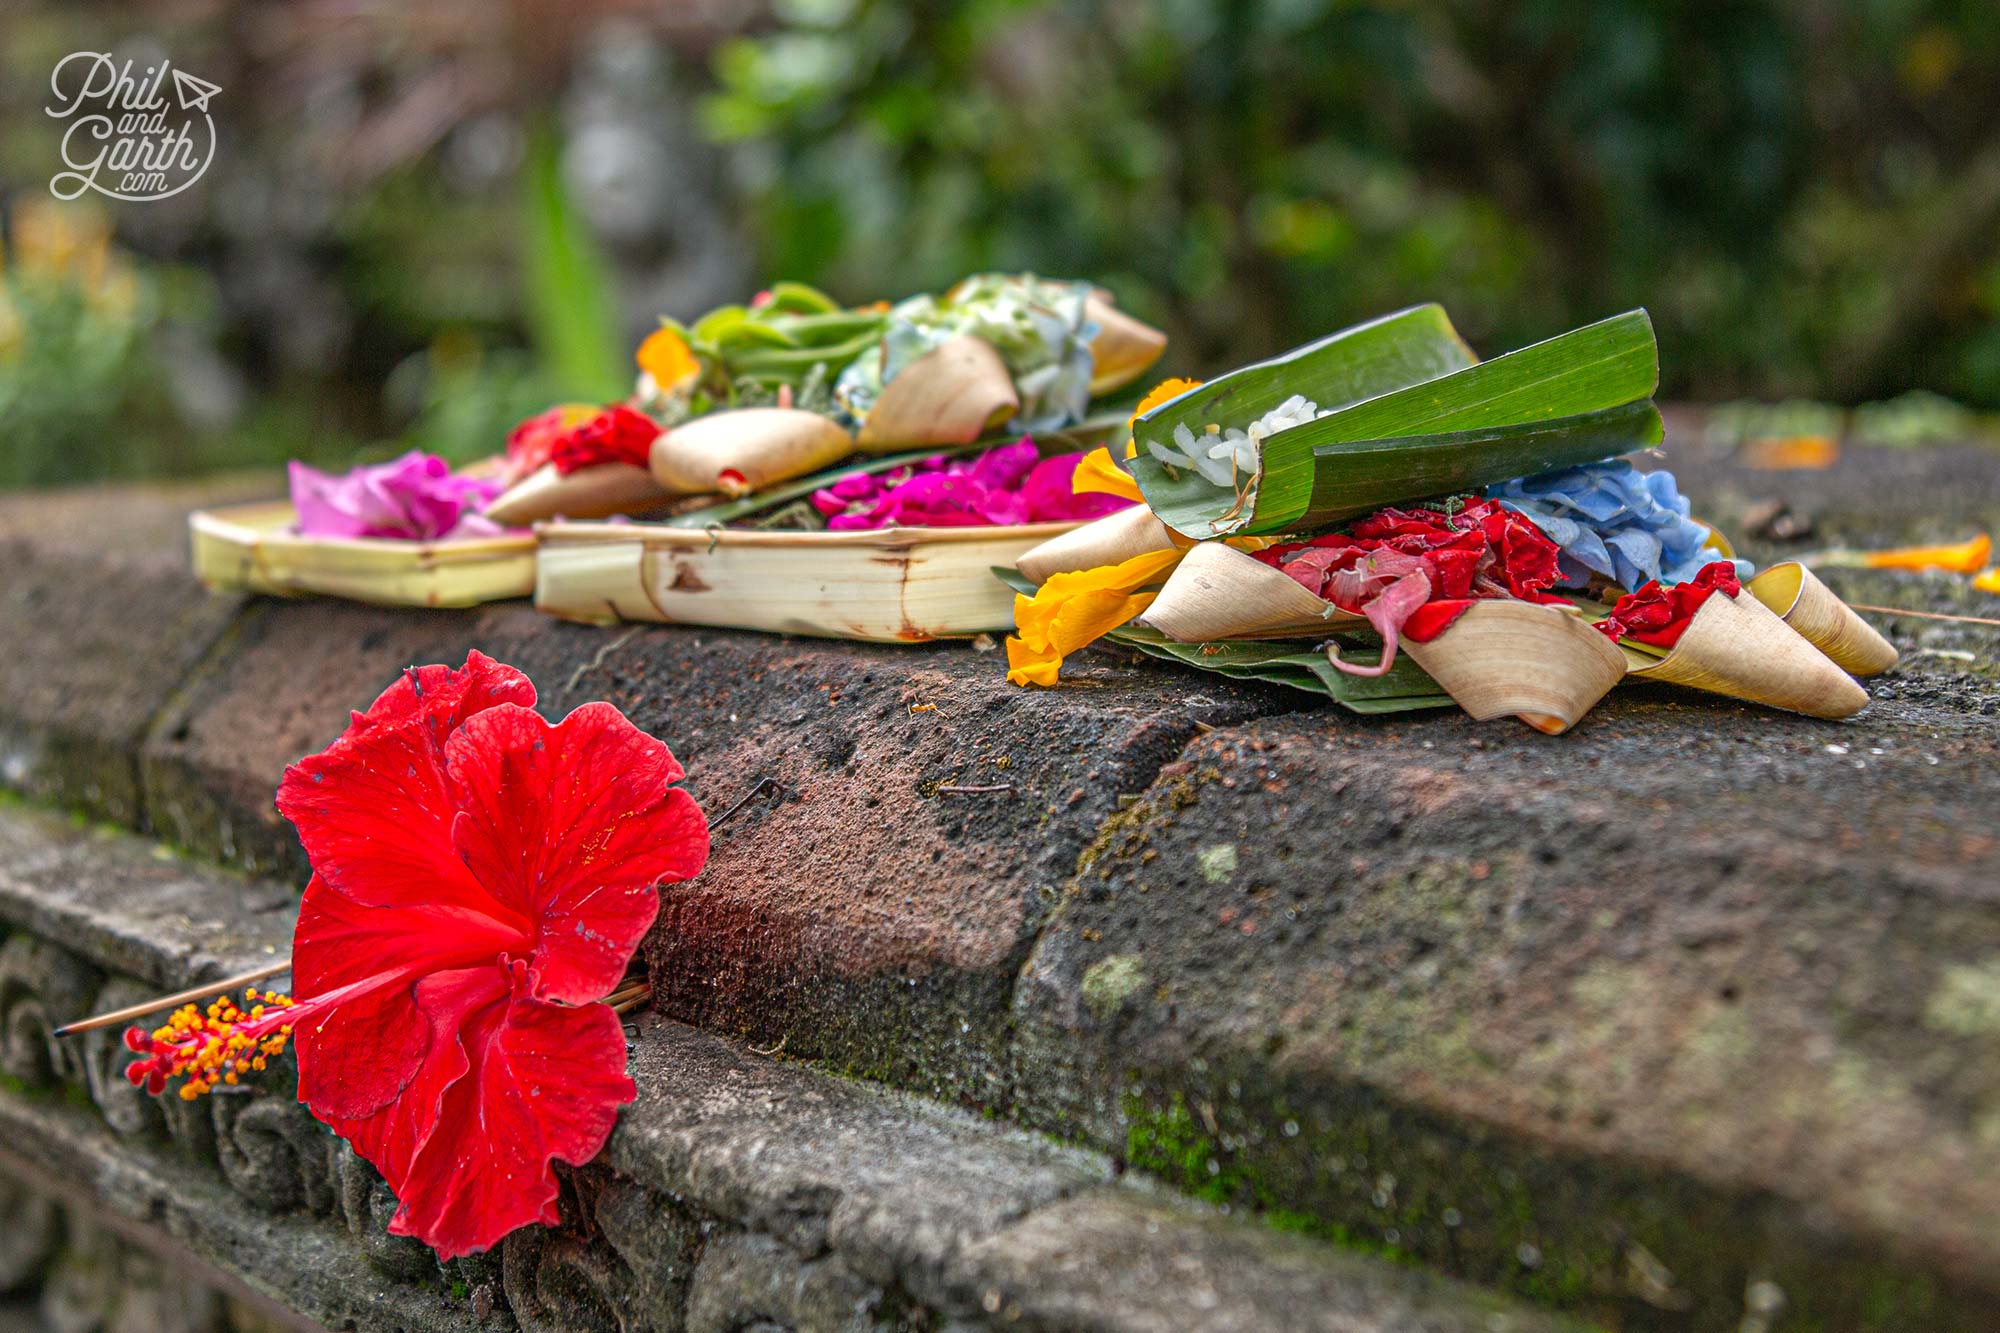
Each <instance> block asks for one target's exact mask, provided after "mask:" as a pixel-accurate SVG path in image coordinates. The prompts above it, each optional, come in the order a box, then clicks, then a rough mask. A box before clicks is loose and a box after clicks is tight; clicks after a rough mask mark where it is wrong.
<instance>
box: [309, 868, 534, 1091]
mask: <svg viewBox="0 0 2000 1333" xmlns="http://www.w3.org/2000/svg"><path fill="white" fill-rule="evenodd" d="M493 906H494V907H495V909H496V910H497V907H498V905H497V904H494V905H493ZM533 939H534V936H533V933H532V931H531V930H530V929H529V928H528V926H527V923H525V922H515V923H511V924H510V923H507V922H503V921H500V920H498V919H496V918H495V917H493V916H489V915H486V914H483V913H480V912H476V911H470V910H468V909H466V908H465V907H463V906H459V905H454V904H451V903H444V902H438V903H414V904H411V905H409V906H399V907H365V906H363V905H361V904H359V903H357V902H355V901H354V900H353V899H352V898H349V897H348V896H347V895H346V894H343V893H341V892H340V891H339V890H337V889H334V888H332V887H330V886H329V885H328V884H327V883H326V882H325V881H324V880H322V879H320V878H319V877H318V876H317V875H315V876H314V877H313V878H312V880H311V881H310V882H309V883H308V884H307V885H306V893H305V900H304V901H303V902H302V903H301V904H300V905H299V924H298V928H297V930H296V931H295V932H294V933H293V942H292V957H293V960H294V961H293V964H292V971H293V979H294V981H295V982H296V994H297V995H298V997H299V998H300V999H301V1000H311V999H317V998H320V997H323V996H326V995H327V994H328V993H329V992H332V991H336V990H338V989H340V988H342V987H360V986H366V985H368V984H369V983H371V982H372V983H374V984H375V988H374V989H372V990H369V991H368V992H366V993H364V994H362V995H359V996H357V997H356V998H354V999H352V1000H347V1001H342V1002H337V1003H335V1004H333V1005H331V1006H330V1007H327V1008H325V1009H324V1010H323V1011H321V1012H310V1013H309V1016H308V1017H306V1018H305V1019H304V1020H303V1021H301V1022H300V1023H299V1025H298V1026H297V1028H296V1029H295V1030H294V1032H293V1036H292V1041H293V1045H294V1046H295V1047H296V1048H297V1050H298V1054H299V1100H300V1101H302V1102H305V1103H306V1104H307V1105H308V1106H310V1107H312V1109H313V1111H314V1113H315V1114H317V1115H319V1116H321V1117H322V1118H329V1117H353V1116H365V1115H371V1114H373V1113H374V1112H375V1111H377V1110H379V1109H381V1108H382V1107H383V1106H385V1105H387V1104H388V1103H389V1102H390V1101H392V1100H393V1099H395V1098H396V1097H397V1096H398V1095H399V1094H400V1093H402V1091H403V1088H404V1086H405V1085H406V1084H407V1083H408V1082H409V1081H410V1079H411V1078H412V1077H413V1076H414V1075H415V1073H416V1071H417V1065H418V1063H419V1062H420V1061H421V1060H422V1059H423V1057H424V1053H425V1050H426V1048H427V1045H428V1042H427V1038H426V1036H425V1025H424V1023H423V1022H422V1021H420V1019H419V1016H418V1013H417V1007H416V1001H415V999H414V998H413V989H414V987H415V986H416V985H417V983H418V980H419V979H420V978H421V977H423V976H424V975H425V974H427V973H436V972H442V971H447V970H450V969H454V968H463V967H468V966H474V965H478V964H487V965H488V967H487V969H486V970H489V971H490V970H491V967H490V964H491V963H492V961H493V960H494V959H495V958H498V957H499V956H501V955H502V954H504V953H510V952H511V953H524V952H526V951H527V949H528V948H530V947H531V946H532V943H533Z"/></svg>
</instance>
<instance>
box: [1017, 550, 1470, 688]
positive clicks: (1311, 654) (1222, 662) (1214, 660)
mask: <svg viewBox="0 0 2000 1333" xmlns="http://www.w3.org/2000/svg"><path fill="white" fill-rule="evenodd" d="M993 576H994V577H995V578H997V579H999V580H1000V581H1001V582H1002V583H1004V584H1006V585H1007V586H1008V587H1010V588H1012V589H1013V590H1014V591H1015V592H1017V593H1020V594H1021V595H1022V596H1024V597H1031V596H1033V595H1034V592H1035V584H1034V583H1033V582H1032V581H1030V580H1029V579H1028V578H1027V577H1026V576H1025V575H1023V574H1022V573H1021V571H1020V570H1018V569H1011V568H1009V567H1007V566H1005V565H997V566H995V567H994V570H993ZM1105 637H1106V638H1108V639H1110V640H1111V641H1112V642H1114V643H1122V644H1124V645H1125V646H1126V647H1128V648H1136V649H1138V650H1139V651H1140V652H1142V653H1145V654H1147V655H1148V656H1151V657H1157V658H1161V659H1162V660H1164V661H1168V662H1179V663H1182V664H1183V665H1186V666H1191V667H1197V668H1199V669H1201V670H1203V671H1211V672H1214V673H1215V674H1216V675H1218V676H1227V677H1229V678H1230V679H1231V680H1263V681H1269V682H1271V683H1272V684H1274V685H1288V686H1290V687H1291V688H1292V689H1295V690H1303V691H1305V692H1306V693H1307V694H1314V695H1320V696H1323V697H1325V698H1328V699H1332V700H1333V701H1334V702H1335V703H1337V704H1339V705H1341V706H1342V707H1343V708H1346V709H1347V710H1348V711H1350V712H1355V713H1404V712H1409V711H1412V710H1414V709H1418V708H1443V707H1447V706H1449V705H1450V704H1451V702H1452V698H1451V696H1450V695H1448V694H1446V693H1445V692H1444V690H1443V689H1441V688H1440V687H1439V686H1438V683H1437V682H1436V681H1434V680H1432V679H1431V678H1430V676H1429V675H1427V674H1426V673H1425V671H1424V669H1423V668H1422V667H1420V666H1418V665H1417V664H1416V663H1415V662H1413V661H1411V660H1410V656H1409V654H1408V653H1404V654H1401V655H1399V656H1398V657H1397V658H1396V663H1395V665H1394V666H1392V667H1390V668H1389V671H1388V674H1386V675H1382V676H1350V675H1348V674H1347V673H1346V672H1344V671H1341V670H1338V669H1337V668H1336V667H1335V666H1334V665H1333V664H1332V663H1331V662H1329V661H1327V659H1326V650H1325V649H1324V648H1323V647H1321V646H1320V645H1318V644H1316V643H1310V642H1306V641H1304V640H1296V639H1295V640H1282V639H1264V640H1259V641H1257V642H1255V643H1252V642H1249V641H1241V640H1239V641H1227V642H1222V643H1181V642H1180V641H1178V640H1176V639H1169V638H1168V637H1167V636H1166V635H1164V634H1161V633H1160V632H1159V631H1157V630H1150V629H1147V628H1146V627H1145V626H1143V625H1122V626H1120V627H1119V628H1117V629H1114V630H1112V631H1111V633H1110V634H1108V635H1106V636H1105ZM1370 639H1371V636H1368V635H1361V636H1358V638H1357V641H1369V640H1370ZM1363 651H1364V654H1365V650H1363ZM1350 655H1351V654H1350Z"/></svg>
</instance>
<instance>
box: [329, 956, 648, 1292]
mask: <svg viewBox="0 0 2000 1333" xmlns="http://www.w3.org/2000/svg"><path fill="white" fill-rule="evenodd" d="M529 984H530V983H529V982H528V980H527V976H526V969H525V968H524V967H523V966H522V965H521V964H519V963H516V964H515V969H514V982H513V986H514V988H513V998H512V1000H511V1002H510V1003H509V1005H508V1006H507V1008H506V1010H505V1011H504V1018H502V1019H501V1020H500V1021H498V1022H497V1023H496V1022H493V1021H491V1018H490V1014H491V1013H492V1012H493V1011H488V1016H485V1021H482V1022H480V1023H476V1024H473V1025H471V1026H470V1027H468V1028H467V1030H466V1031H465V1032H464V1034H463V1036H464V1042H463V1045H464V1051H465V1054H466V1056H467V1057H469V1068H468V1070H467V1072H466V1074H465V1076H464V1077H462V1078H459V1079H457V1080H456V1081H454V1082H452V1083H450V1084H449V1086H448V1087H446V1089H445V1091H444V1095H443V1099H442V1102H441V1103H440V1105H439V1108H438V1115H437V1118H436V1121H435V1128H434V1130H433V1132H432V1133H431V1134H430V1135H429V1136H428V1137H426V1139H425V1140H424V1142H423V1143H422V1144H421V1146H420V1147H419V1148H418V1150H417V1151H416V1152H415V1154H414V1155H413V1157H412V1158H411V1160H410V1161H409V1164H408V1167H407V1170H406V1171H405V1172H404V1173H403V1174H402V1178H401V1179H400V1181H399V1180H397V1179H395V1178H391V1179H390V1184H391V1186H392V1187H394V1188H395V1190H396V1195H397V1197H398V1198H400V1199H402V1200H403V1201H404V1202H403V1205H402V1207H401V1208H399V1209H398V1210H397V1212H396V1216H395V1217H394V1218H393V1219H391V1220H390V1223H389V1230H390V1231H392V1232H394V1233H395V1234H397V1235H400V1236H415V1237H417V1238H418V1239H419V1240H421V1241H423V1242H424V1243H425V1244H427V1245H429V1246H430V1247H431V1248H432V1249H434V1250H436V1251H437V1253H438V1257H439V1258H440V1259H454V1258H457V1257H459V1256H461V1255H466V1254H471V1253H473V1252H475V1251H478V1250H484V1249H489V1248H491V1247H492V1246H493V1245H495V1244H497V1243H498V1242H499V1241H500V1239H501V1238H502V1237H504V1236H505V1235H506V1234H507V1233H508V1232H510V1231H513V1230H514V1229H516V1228H517V1227H522V1226H526V1225H527V1224H529V1223H531V1222H544V1223H553V1222H555V1221H557V1220H558V1215H557V1210H556V1189H557V1186H556V1178H555V1173H554V1172H553V1171H552V1170H550V1167H549V1164H550V1162H552V1161H554V1160H557V1159H560V1160H562V1161H564V1162H568V1163H571V1164H573V1165H581V1164H582V1163H585V1162H588V1161H589V1160H590V1159H591V1158H593V1157H595V1156H596V1155H597V1153H598V1151H599V1150H600V1149H602V1148H603V1146H604V1141H605V1139H607V1138H609V1137H610V1135H611V1129H612V1126H613V1125H615V1124H616V1123H617V1120H618V1108H619V1107H621V1106H624V1105H625V1104H627V1103H629V1102H630V1101H631V1100H632V1099H633V1098H634V1097H635V1096H637V1095H638V1089H637V1087H635V1086H634V1084H633V1082H632V1080H631V1078H630V1077H628V1076H627V1075H626V1073H625V1057H626V1051H625V1034H624V1031H623V1030H622V1029H621V1027H620V1026H619V1022H618V1015H616V1014H615V1013H613V1012H612V1011H611V1008H610V1006H608V1005H602V1004H593V1005H587V1006H584V1007H582V1008H569V1007H567V1006H563V1005H555V1004H546V1003H544V1002H542V1001H540V1000H537V999H536V998H534V996H533V995H531V994H530V993H529ZM444 1058H448V1055H447V1056H446V1057H444ZM425 1086H426V1088H428V1084H426V1085H425ZM357 1146H358V1145H357ZM386 1156H389V1155H388V1154H385V1157H386ZM370 1160H371V1161H373V1160H374V1159H373V1158H370ZM390 1160H391V1162H392V1164H396V1163H395V1159H394V1158H393V1157H390ZM380 1165H381V1163H379V1162H378V1163H377V1166H378V1167H379V1166H380ZM383 1175H384V1176H385V1177H386V1176H388V1175H389V1172H388V1171H387V1170H384V1171H383Z"/></svg>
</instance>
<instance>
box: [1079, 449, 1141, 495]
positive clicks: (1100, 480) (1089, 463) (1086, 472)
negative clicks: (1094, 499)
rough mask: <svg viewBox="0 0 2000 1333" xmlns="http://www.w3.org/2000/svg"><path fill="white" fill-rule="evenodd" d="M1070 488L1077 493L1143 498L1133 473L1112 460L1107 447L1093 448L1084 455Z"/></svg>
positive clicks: (1128, 455)
mask: <svg viewBox="0 0 2000 1333" xmlns="http://www.w3.org/2000/svg"><path fill="white" fill-rule="evenodd" d="M1126 457H1128V458H1129V457H1131V455H1130V454H1127V455H1126ZM1070 490H1071V491H1073V492H1074V493H1075V494H1077V495H1089V494H1092V493H1096V494H1101V495H1115V496H1118V497H1119V498H1120V499H1125V500H1137V499H1139V498H1141V497H1140V495H1139V484H1138V483H1137V482H1135V481H1133V480H1132V474H1131V473H1129V472H1127V471H1126V470H1125V469H1124V468H1122V467H1119V466H1118V465H1117V464H1116V463H1114V462H1112V461H1111V450H1109V449H1107V448H1097V449H1092V450H1091V451H1090V452H1089V453H1087V454H1085V455H1084V456H1083V458H1082V459H1081V460H1080V461H1079V462H1078V463H1077V465H1076V472H1075V473H1074V474H1073V475H1072V476H1071V478H1070Z"/></svg>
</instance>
